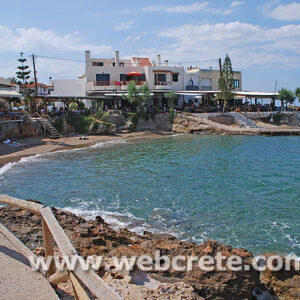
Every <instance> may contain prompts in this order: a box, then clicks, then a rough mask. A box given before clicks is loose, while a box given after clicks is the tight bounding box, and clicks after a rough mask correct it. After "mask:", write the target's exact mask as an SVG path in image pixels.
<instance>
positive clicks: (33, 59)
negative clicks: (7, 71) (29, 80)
mask: <svg viewBox="0 0 300 300" xmlns="http://www.w3.org/2000/svg"><path fill="white" fill-rule="evenodd" d="M32 63H33V75H34V85H35V96H37V95H38V86H37V78H36V69H35V55H34V54H32Z"/></svg>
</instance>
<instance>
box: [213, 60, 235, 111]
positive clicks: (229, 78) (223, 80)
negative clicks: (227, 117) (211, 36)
mask: <svg viewBox="0 0 300 300" xmlns="http://www.w3.org/2000/svg"><path fill="white" fill-rule="evenodd" d="M219 90H220V93H219V94H218V95H217V97H216V99H218V100H223V101H224V105H223V112H224V111H225V107H226V105H227V103H228V102H229V101H230V100H233V99H234V93H233V91H234V85H233V71H232V64H231V59H230V57H229V56H228V54H227V55H226V57H225V60H224V63H223V66H222V72H221V74H220V79H219Z"/></svg>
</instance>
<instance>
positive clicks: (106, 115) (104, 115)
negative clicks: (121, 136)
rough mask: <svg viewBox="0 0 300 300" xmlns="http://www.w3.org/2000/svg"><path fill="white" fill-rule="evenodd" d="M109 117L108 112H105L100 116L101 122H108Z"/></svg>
mask: <svg viewBox="0 0 300 300" xmlns="http://www.w3.org/2000/svg"><path fill="white" fill-rule="evenodd" d="M109 116H110V112H109V111H105V112H104V113H103V114H102V117H101V121H104V122H108V120H109Z"/></svg>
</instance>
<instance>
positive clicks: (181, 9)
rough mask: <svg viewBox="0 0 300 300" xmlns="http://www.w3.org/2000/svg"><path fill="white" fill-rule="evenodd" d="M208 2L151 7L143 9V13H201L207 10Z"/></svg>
mask: <svg viewBox="0 0 300 300" xmlns="http://www.w3.org/2000/svg"><path fill="white" fill-rule="evenodd" d="M207 6H208V2H201V3H200V2H194V3H192V4H189V5H177V6H155V5H150V6H146V7H144V8H143V11H150V12H153V11H164V12H169V13H191V12H195V11H201V10H204V9H206V7H207Z"/></svg>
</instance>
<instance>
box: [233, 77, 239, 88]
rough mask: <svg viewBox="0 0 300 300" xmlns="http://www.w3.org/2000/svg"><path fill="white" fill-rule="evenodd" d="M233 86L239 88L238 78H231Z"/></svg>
mask: <svg viewBox="0 0 300 300" xmlns="http://www.w3.org/2000/svg"><path fill="white" fill-rule="evenodd" d="M233 86H234V87H235V88H239V87H240V81H239V80H238V79H233Z"/></svg>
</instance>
